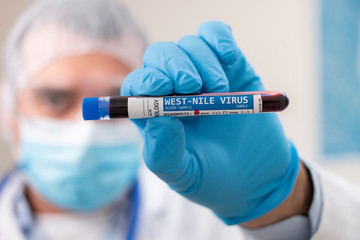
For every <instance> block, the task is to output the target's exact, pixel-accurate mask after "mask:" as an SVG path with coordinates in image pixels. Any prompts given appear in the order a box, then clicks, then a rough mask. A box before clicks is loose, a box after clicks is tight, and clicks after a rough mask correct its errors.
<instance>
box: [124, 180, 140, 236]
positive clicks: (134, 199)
mask: <svg viewBox="0 0 360 240" xmlns="http://www.w3.org/2000/svg"><path fill="white" fill-rule="evenodd" d="M130 199H131V205H130V223H129V229H128V232H127V236H126V240H134V239H135V234H136V230H137V226H138V220H139V206H140V191H139V183H138V181H136V182H135V184H134V187H133V190H132V191H131V195H130Z"/></svg>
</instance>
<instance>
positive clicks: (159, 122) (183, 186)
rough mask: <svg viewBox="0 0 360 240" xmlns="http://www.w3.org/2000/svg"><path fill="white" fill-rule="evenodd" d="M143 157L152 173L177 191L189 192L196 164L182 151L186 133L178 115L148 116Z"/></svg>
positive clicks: (196, 175) (195, 177)
mask: <svg viewBox="0 0 360 240" xmlns="http://www.w3.org/2000/svg"><path fill="white" fill-rule="evenodd" d="M143 158H144V161H145V164H146V166H147V167H148V168H149V169H150V170H151V171H152V172H153V173H154V174H156V175H157V176H158V177H159V178H160V179H162V180H163V181H165V182H166V183H167V184H168V185H170V186H171V187H172V188H173V189H174V190H176V191H177V192H179V193H184V194H185V193H187V192H189V191H191V190H192V187H193V186H194V185H195V183H197V181H199V178H200V168H199V164H198V162H197V161H195V160H194V159H193V157H191V156H190V154H189V152H187V151H186V150H185V132H184V127H183V124H182V122H181V120H180V119H179V118H176V117H162V118H151V119H148V122H147V125H146V128H145V144H144V150H143Z"/></svg>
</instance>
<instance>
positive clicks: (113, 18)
mask: <svg viewBox="0 0 360 240" xmlns="http://www.w3.org/2000/svg"><path fill="white" fill-rule="evenodd" d="M145 47H146V40H145V37H144V34H143V33H142V31H141V30H140V28H139V27H138V25H137V24H136V23H135V21H134V20H133V19H132V17H131V16H130V15H129V13H128V12H127V11H126V10H125V9H124V8H123V6H122V5H120V4H119V3H116V2H114V1H110V0H42V1H39V2H37V3H36V4H35V5H34V6H33V7H31V8H30V9H29V10H28V11H27V12H26V13H25V14H24V15H23V16H22V18H20V20H19V21H18V22H17V24H16V25H15V27H14V29H13V31H12V32H11V33H10V36H9V39H8V42H7V45H6V49H5V74H6V75H5V79H7V80H10V81H15V82H16V84H20V85H22V84H24V82H23V81H27V79H29V78H31V77H32V76H33V74H35V73H37V72H38V71H40V70H41V69H43V68H44V67H46V66H47V65H48V64H50V63H51V62H53V61H55V60H58V59H61V58H64V57H67V56H73V55H84V54H87V53H103V54H106V55H109V56H111V57H114V58H116V59H119V60H121V61H122V62H123V63H124V64H125V65H128V66H129V67H130V68H131V69H135V68H137V67H139V66H141V60H142V55H143V52H144V50H145Z"/></svg>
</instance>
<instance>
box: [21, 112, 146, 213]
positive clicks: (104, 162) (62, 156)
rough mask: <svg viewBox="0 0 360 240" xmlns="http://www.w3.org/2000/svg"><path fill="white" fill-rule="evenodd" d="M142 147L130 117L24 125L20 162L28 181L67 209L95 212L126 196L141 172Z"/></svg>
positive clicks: (38, 121)
mask: <svg viewBox="0 0 360 240" xmlns="http://www.w3.org/2000/svg"><path fill="white" fill-rule="evenodd" d="M140 149H141V139H140V137H139V135H138V133H137V130H136V127H135V126H134V125H133V124H132V123H131V122H130V121H129V120H121V121H120V122H117V121H116V122H110V121H109V122H105V123H104V122H96V123H94V122H78V123H68V122H64V121H58V120H49V119H31V120H30V119H22V120H21V123H20V156H19V164H20V167H21V169H22V171H23V172H24V175H25V177H26V179H27V181H28V184H29V185H30V186H31V187H33V188H34V190H35V191H37V192H38V193H39V194H40V195H41V196H43V197H44V198H45V199H47V200H48V201H50V202H51V203H53V204H55V205H57V206H59V207H61V208H63V209H67V210H74V211H89V210H96V209H99V208H102V207H104V206H107V205H109V204H111V203H113V202H115V201H116V200H117V199H120V198H121V197H122V196H123V195H124V194H126V192H127V191H128V190H129V189H130V187H131V186H132V184H133V183H134V180H135V178H136V175H137V171H138V168H139V165H140V159H141V157H140Z"/></svg>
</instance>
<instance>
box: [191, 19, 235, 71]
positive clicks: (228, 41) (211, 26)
mask: <svg viewBox="0 0 360 240" xmlns="http://www.w3.org/2000/svg"><path fill="white" fill-rule="evenodd" d="M197 34H198V35H199V36H200V37H201V38H203V39H204V41H205V42H206V43H207V44H208V45H209V46H210V47H211V49H212V50H213V51H214V52H215V53H216V54H217V56H218V57H219V59H220V62H221V63H222V64H224V65H231V64H233V63H234V62H235V61H236V60H237V59H238V58H239V57H240V54H241V52H240V49H239V47H238V46H237V44H236V41H235V39H234V36H233V34H232V30H231V28H230V26H228V25H227V24H225V23H223V22H220V21H207V22H204V23H203V24H201V25H200V26H199V28H198V30H197Z"/></svg>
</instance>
